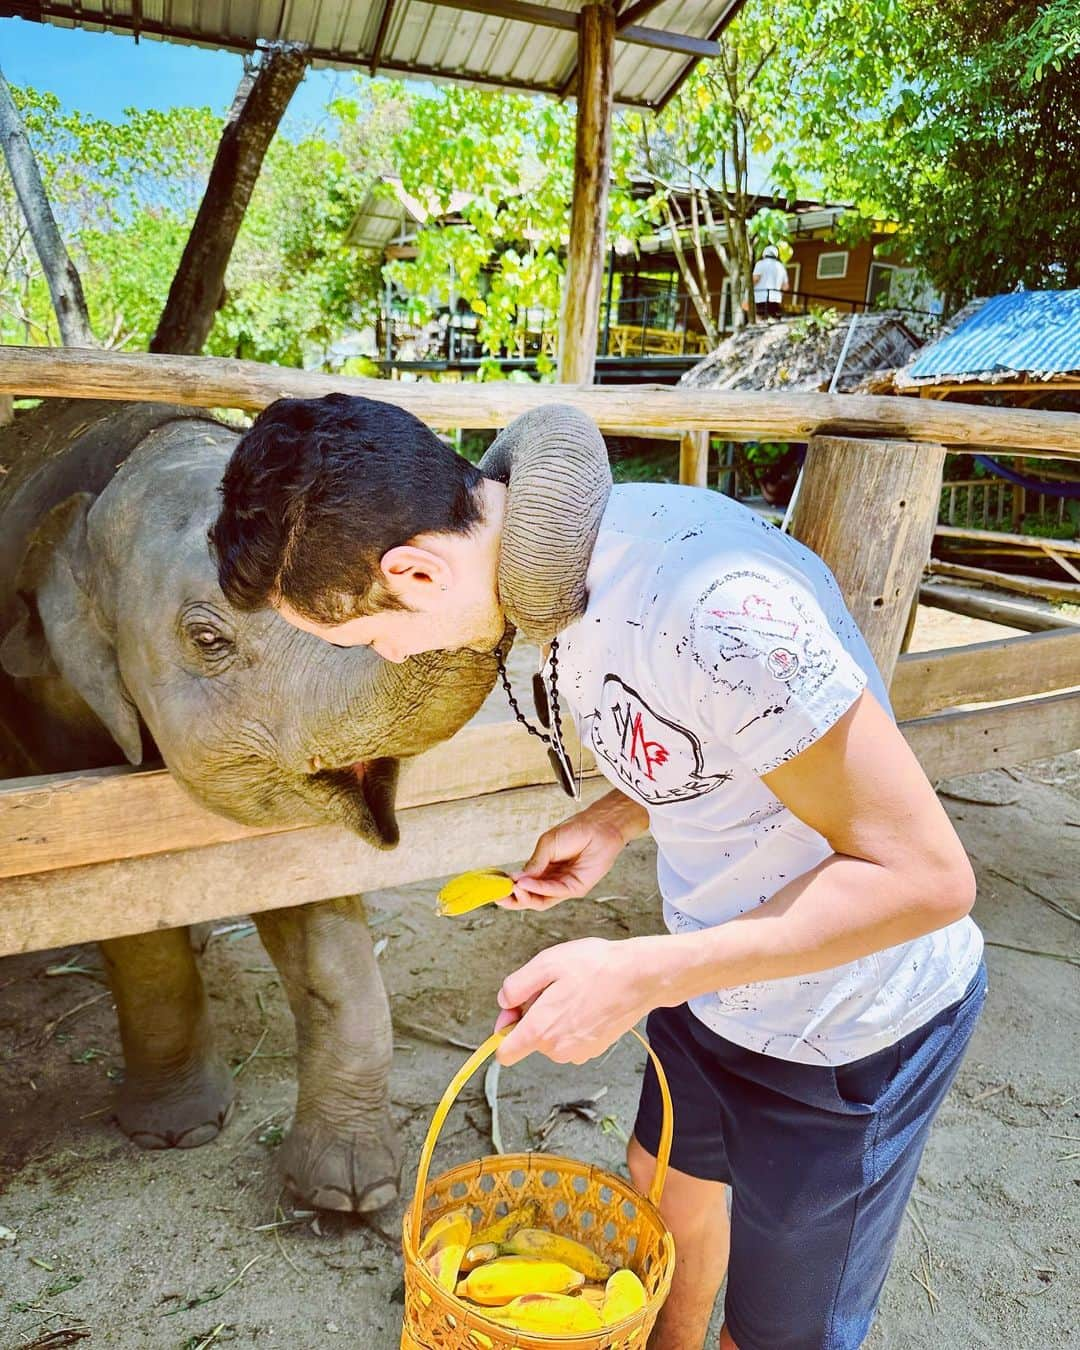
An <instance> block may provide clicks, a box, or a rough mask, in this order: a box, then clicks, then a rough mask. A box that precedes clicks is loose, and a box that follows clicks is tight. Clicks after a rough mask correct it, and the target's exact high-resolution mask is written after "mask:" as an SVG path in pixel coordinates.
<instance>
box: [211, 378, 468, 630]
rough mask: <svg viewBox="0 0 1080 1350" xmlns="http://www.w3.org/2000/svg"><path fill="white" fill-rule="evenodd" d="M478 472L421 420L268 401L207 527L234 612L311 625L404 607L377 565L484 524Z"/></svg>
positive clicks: (345, 404) (312, 402)
mask: <svg viewBox="0 0 1080 1350" xmlns="http://www.w3.org/2000/svg"><path fill="white" fill-rule="evenodd" d="M481 481H482V475H481V473H480V471H479V470H478V469H476V468H474V466H473V465H471V464H470V463H469V462H468V460H465V459H462V458H461V456H460V455H457V454H455V453H454V451H453V450H451V449H450V447H449V446H447V445H445V444H444V443H443V442H442V441H441V440H440V439H439V438H438V436H436V435H435V433H434V432H433V431H432V430H431V429H430V427H426V426H425V425H424V424H423V422H421V421H420V420H419V418H416V417H414V416H413V415H412V414H411V413H407V412H405V411H403V410H402V409H401V408H396V407H395V406H394V405H393V404H392V403H381V402H377V401H376V400H374V399H369V398H354V397H350V396H349V395H347V394H328V395H327V396H326V397H325V398H282V399H278V401H277V402H276V403H272V404H271V405H270V406H269V407H268V408H267V409H266V410H265V411H264V412H262V413H260V415H259V416H258V418H257V419H256V420H255V422H254V424H253V425H252V427H251V428H250V430H249V431H247V432H245V434H244V435H243V436H242V437H241V438H240V441H239V442H238V444H237V446H236V449H235V450H234V451H233V453H232V456H231V457H230V459H229V463H228V466H227V467H226V469H225V476H224V478H223V480H222V484H221V496H222V506H221V512H220V514H219V515H218V518H217V520H216V521H215V522H214V524H213V526H212V527H211V529H210V545H211V548H212V549H213V551H214V553H215V555H216V557H217V563H218V580H219V581H220V583H221V589H222V590H223V591H224V592H225V595H226V597H227V599H228V600H229V602H230V603H231V604H233V605H235V606H236V607H237V608H238V609H260V608H262V607H263V606H264V605H267V604H272V603H275V602H276V601H277V600H279V599H283V600H286V601H288V603H289V605H290V606H291V607H292V608H293V609H294V610H296V611H297V613H299V614H303V615H304V616H305V618H308V619H311V620H313V621H314V622H315V623H323V624H338V623H344V622H346V621H347V620H348V619H351V618H355V617H357V616H358V615H362V614H373V613H375V612H377V611H378V610H379V609H396V608H400V604H399V602H397V601H396V600H395V598H394V597H393V595H392V594H391V593H390V592H389V591H388V590H386V589H385V588H384V587H383V586H382V584H381V575H380V572H379V560H380V559H381V558H382V556H383V554H384V553H385V552H386V551H387V550H388V549H391V548H395V547H397V546H398V545H399V544H404V543H407V542H408V540H410V539H412V538H414V537H415V536H416V535H418V534H424V533H433V532H441V533H452V532H457V533H467V532H468V531H469V529H470V528H471V527H472V526H473V525H475V524H476V523H477V522H478V521H479V520H480V518H481V498H480V494H479V491H478V490H477V489H478V487H479V484H480V483H481Z"/></svg>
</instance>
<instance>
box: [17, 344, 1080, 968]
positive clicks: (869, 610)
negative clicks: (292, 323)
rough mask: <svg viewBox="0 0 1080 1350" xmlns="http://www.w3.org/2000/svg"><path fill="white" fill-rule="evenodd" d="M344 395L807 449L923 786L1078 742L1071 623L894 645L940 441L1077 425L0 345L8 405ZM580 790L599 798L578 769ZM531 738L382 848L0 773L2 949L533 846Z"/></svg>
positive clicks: (925, 532) (456, 774)
mask: <svg viewBox="0 0 1080 1350" xmlns="http://www.w3.org/2000/svg"><path fill="white" fill-rule="evenodd" d="M336 389H344V390H348V391H351V392H357V393H364V394H367V395H369V396H371V397H377V398H381V399H383V400H386V401H389V402H393V403H396V404H399V405H401V406H405V407H408V408H410V410H412V411H414V412H416V413H417V414H418V415H420V416H422V417H424V418H425V419H426V420H427V421H429V423H431V424H433V425H437V426H440V427H453V426H461V427H492V426H501V425H504V424H505V423H506V422H507V421H509V420H510V419H511V418H512V417H513V416H515V415H516V414H517V413H519V412H521V411H524V410H525V409H526V408H528V407H534V406H536V405H537V404H539V403H543V402H548V401H556V400H557V401H564V402H572V403H575V404H576V405H577V406H579V407H581V408H582V409H583V410H584V411H586V412H588V413H590V414H591V415H592V416H593V417H594V418H595V419H596V420H597V421H598V422H599V423H600V424H601V425H602V426H603V427H605V428H608V429H610V428H616V427H617V428H620V429H624V430H634V431H637V432H638V433H639V434H641V433H644V434H649V433H650V432H654V431H656V430H657V429H658V428H663V429H667V430H668V433H669V434H670V432H671V428H676V427H677V428H680V429H681V431H682V432H683V433H684V434H683V437H682V453H681V460H682V464H683V470H684V473H685V474H686V475H687V476H689V477H694V476H696V475H697V474H698V473H699V471H700V466H701V461H702V457H703V447H704V449H707V444H708V433H709V432H710V431H714V432H716V433H718V434H721V435H723V436H725V437H726V438H727V439H730V440H750V439H758V438H770V439H807V440H808V441H809V449H808V454H807V466H806V474H805V479H804V487H803V490H802V492H801V493H800V499H799V504H798V507H797V509H796V512H795V517H794V521H793V529H794V532H795V533H796V534H797V535H798V536H799V537H800V538H802V539H804V540H805V541H806V542H807V543H808V544H810V546H811V547H814V548H815V549H816V550H817V551H818V552H819V553H820V554H821V555H822V556H823V557H824V558H825V560H826V561H827V562H828V563H829V565H830V566H831V567H832V569H833V571H834V572H835V574H836V576H837V579H838V581H839V582H840V585H841V588H842V589H843V591H844V593H845V595H846V597H847V600H848V603H849V606H850V608H851V610H852V612H853V614H854V616H855V618H856V619H857V621H858V622H859V624H860V626H861V627H862V628H863V631H864V632H865V633H866V635H867V639H868V641H869V643H870V646H871V650H872V651H873V652H874V656H875V659H876V660H877V662H878V664H879V666H880V668H881V669H882V671H883V673H885V675H886V677H887V678H891V686H892V697H893V701H894V705H895V708H896V712H897V715H898V717H899V718H900V720H901V725H902V728H903V731H904V734H905V735H906V736H907V738H908V741H909V743H910V744H911V745H912V747H913V749H914V750H915V753H916V754H917V755H918V757H919V759H920V761H921V762H922V764H923V767H924V768H925V770H926V772H927V774H928V776H929V777H930V778H931V779H933V780H939V779H943V778H948V777H950V776H953V775H956V774H960V773H969V772H976V771H979V770H982V769H987V768H992V767H995V766H998V765H1008V764H1016V763H1023V762H1025V761H1027V760H1031V759H1036V758H1040V757H1043V756H1046V755H1050V754H1053V753H1056V752H1058V751H1062V750H1068V749H1071V748H1073V747H1076V746H1080V687H1078V686H1080V629H1077V628H1075V627H1074V628H1069V629H1064V630H1060V631H1057V630H1055V631H1052V632H1046V633H1037V634H1033V635H1030V636H1024V637H1020V638H1013V639H1009V640H1007V641H1001V642H991V643H983V644H979V645H977V646H968V647H960V648H953V649H948V650H945V651H937V652H929V653H921V654H918V655H907V656H901V657H900V658H899V660H898V659H897V652H898V650H899V646H900V640H901V636H902V633H903V630H904V626H905V624H906V621H907V617H908V614H909V611H910V606H911V602H912V597H913V596H914V593H915V588H916V586H917V584H918V581H919V578H920V576H921V573H922V569H923V564H924V563H925V561H926V558H927V556H928V553H929V544H930V538H931V536H932V533H933V529H934V522H935V519H936V514H937V507H938V502H939V499H940V491H941V465H942V460H943V455H944V449H943V447H945V446H949V447H958V448H966V447H969V446H973V445H979V446H985V445H993V446H1004V447H1010V448H1011V449H1019V448H1023V450H1024V452H1025V453H1027V454H1032V453H1041V454H1045V455H1048V456H1052V457H1056V458H1080V417H1073V416H1071V415H1069V414H1050V413H1035V412H1028V411H1012V410H1003V409H993V408H975V407H962V406H958V405H950V404H942V403H935V402H931V401H927V400H915V399H896V398H862V397H853V396H840V397H830V396H827V395H768V394H749V395H742V394H719V393H712V392H704V393H701V392H697V391H681V390H671V389H667V388H651V387H648V386H639V387H636V388H633V389H615V390H606V389H593V388H589V389H584V388H583V389H576V388H569V387H566V386H559V387H553V386H547V387H544V386H520V385H513V386H502V387H500V386H486V385H472V386H463V385H453V386H447V387H442V386H438V385H409V384H404V383H400V382H393V383H390V382H386V383H383V382H373V381H360V380H348V379H337V378H333V377H329V376H322V375H318V374H312V373H310V372H302V371H287V370H276V369H269V368H266V367H262V366H256V365H254V364H253V363H245V362H234V361H218V360H212V359H209V358H197V357H191V358H181V357H151V356H143V355H139V356H132V355H129V354H120V353H107V352H72V351H63V352H57V351H51V350H40V351H36V350H32V349H22V348H0V394H2V393H5V392H10V393H13V394H20V395H42V396H57V395H59V396H78V397H102V398H113V399H117V398H141V399H149V400H156V401H164V402H174V403H175V402H183V403H190V404H196V405H202V406H234V407H243V408H248V409H255V408H259V407H262V406H264V405H265V404H266V403H267V402H270V401H271V400H272V399H274V398H276V397H279V396H281V395H283V394H286V393H288V394H293V395H317V394H323V393H326V392H329V391H331V390H336ZM583 766H584V769H585V772H586V780H585V787H584V796H585V798H586V800H588V799H590V798H591V797H592V796H594V795H596V794H598V793H599V792H600V791H601V790H602V780H600V779H599V778H597V777H595V775H594V769H593V766H592V763H591V761H590V760H589V759H588V757H587V756H585V757H584V758H583ZM550 779H551V775H550V770H549V767H548V764H547V760H546V756H545V755H544V754H543V751H542V747H541V746H539V745H538V744H537V743H536V742H535V741H533V740H532V739H531V738H529V737H527V736H525V735H524V733H523V732H522V731H521V729H520V728H519V727H518V726H517V725H516V723H513V722H510V721H506V722H498V723H494V724H486V725H478V724H472V725H470V726H468V727H466V728H465V729H464V730H463V731H461V732H459V734H458V735H457V736H456V737H454V738H453V739H452V740H450V741H448V742H446V743H444V744H443V745H440V746H438V747H436V748H435V749H434V750H431V751H429V752H428V753H427V754H425V755H423V756H420V757H419V758H417V759H416V760H414V761H413V762H412V763H411V764H410V765H408V766H407V768H406V771H405V773H404V774H403V779H402V786H401V793H400V797H399V805H400V807H401V812H400V818H401V826H402V842H401V845H400V847H399V848H398V849H397V850H396V851H394V852H393V853H380V852H378V851H377V850H375V849H373V848H371V847H370V846H368V845H366V844H364V843H363V842H362V841H361V840H359V839H358V838H357V837H355V836H353V835H351V834H349V833H348V832H347V831H345V830H342V829H340V828H338V827H335V826H330V825H326V826H314V827H304V828H298V829H286V830H267V829H263V830H259V829H252V828H249V827H245V826H241V825H238V824H236V823H235V822H233V821H229V820H226V819H224V818H222V817H219V816H215V815H213V814H211V813H210V812H208V811H206V810H205V809H204V808H203V807H201V806H199V805H198V804H197V803H196V802H194V801H193V800H191V799H190V798H189V797H187V796H186V795H185V794H184V793H183V792H182V791H181V790H180V788H179V787H178V786H177V785H176V783H175V782H174V781H173V780H172V778H171V777H170V776H169V775H168V774H167V773H165V772H164V771H134V770H131V769H126V768H116V769H106V770H98V771H94V772H90V773H73V774H57V775H50V776H48V777H44V778H37V779H21V780H9V781H8V782H6V783H3V784H0V954H4V953H10V952H20V951H30V950H35V949H38V948H44V947H50V946H56V945H60V944H65V943H71V942H79V941H86V940H90V939H93V938H104V937H110V936H119V935H122V934H127V933H134V932H140V931H146V930H149V929H154V928H166V927H173V926H177V925H180V924H185V923H191V922H195V921H199V920H202V919H210V918H216V917H220V916H222V915H225V914H231V913H234V912H235V911H236V909H237V906H238V904H239V903H240V901H239V899H238V897H241V896H242V897H243V906H244V908H245V909H246V910H248V911H259V910H264V909H271V908H274V907H275V906H278V905H283V904H296V903H300V902H305V901H311V900H318V899H325V898H327V897H330V896H333V895H339V894H344V893H348V892H353V891H358V890H366V889H373V888H377V887H385V886H391V885H400V884H404V883H407V882H412V881H418V880H422V879H424V878H427V877H431V876H436V875H444V874H446V873H448V872H452V871H455V870H458V869H461V868H465V867H468V866H475V865H478V864H480V863H485V864H497V863H501V862H507V861H510V860H513V859H519V858H521V857H524V856H525V855H526V854H527V853H528V852H529V851H530V849H531V847H532V844H533V842H534V840H535V837H536V834H537V833H538V832H539V831H540V830H543V829H544V828H546V826H547V825H548V824H550V823H552V822H554V821H555V820H557V819H559V818H560V817H561V816H563V815H565V814H566V813H567V801H566V798H565V797H563V796H562V794H561V792H560V791H559V790H558V789H557V788H556V787H554V786H551V783H550Z"/></svg>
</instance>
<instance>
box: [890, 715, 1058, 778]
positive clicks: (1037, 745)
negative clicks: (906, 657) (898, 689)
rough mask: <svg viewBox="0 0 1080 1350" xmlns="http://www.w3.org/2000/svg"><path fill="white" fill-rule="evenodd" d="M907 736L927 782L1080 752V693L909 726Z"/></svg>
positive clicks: (922, 720) (937, 717)
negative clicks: (1063, 753)
mask: <svg viewBox="0 0 1080 1350" xmlns="http://www.w3.org/2000/svg"><path fill="white" fill-rule="evenodd" d="M903 730H904V735H905V736H906V737H907V741H908V744H909V745H910V746H911V748H912V749H913V750H914V751H915V754H916V755H917V756H918V759H919V763H920V764H921V765H922V766H923V769H924V770H925V772H926V776H927V777H928V778H929V779H930V780H931V781H932V782H935V783H940V782H941V781H942V779H945V778H954V777H956V775H957V774H967V773H982V772H983V771H984V770H986V769H1004V768H1007V767H1008V766H1009V765H1011V764H1029V763H1030V762H1031V761H1032V760H1035V759H1046V758H1048V757H1049V756H1050V755H1060V754H1061V753H1062V752H1064V751H1066V750H1074V749H1076V748H1077V747H1080V693H1067V694H1054V695H1052V696H1051V697H1050V698H1027V699H1021V700H1020V702H1018V703H996V704H992V705H991V706H990V707H988V708H973V709H972V710H971V711H970V712H941V713H936V714H935V715H934V716H933V717H921V718H918V719H917V720H916V721H914V722H904V723H903Z"/></svg>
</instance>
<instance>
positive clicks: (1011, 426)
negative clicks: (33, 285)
mask: <svg viewBox="0 0 1080 1350" xmlns="http://www.w3.org/2000/svg"><path fill="white" fill-rule="evenodd" d="M337 392H341V393H347V394H360V395H363V396H364V397H367V398H373V399H382V400H383V401H384V402H386V403H394V404H396V405H397V406H398V407H401V408H407V409H408V410H409V411H410V412H412V413H415V414H416V416H417V417H421V418H423V420H424V421H425V422H427V423H428V425H429V426H432V427H437V428H440V429H452V428H455V427H468V428H476V429H480V428H485V427H504V426H506V424H507V422H509V421H511V420H512V419H513V418H514V417H516V416H517V415H518V414H519V413H523V412H526V411H528V409H530V408H536V407H542V406H543V405H544V404H546V403H571V404H573V405H574V406H575V407H577V408H580V410H581V411H582V412H584V413H587V414H588V415H589V416H590V417H592V418H593V420H594V421H595V422H596V423H597V425H598V426H600V427H601V429H603V428H607V427H621V428H624V429H626V428H630V427H633V428H636V429H637V430H638V432H640V433H648V432H649V431H650V430H651V428H653V427H680V428H681V429H682V430H683V431H709V430H711V431H712V432H713V433H714V434H715V435H717V436H722V437H723V438H724V439H725V440H729V441H753V440H774V441H805V440H808V439H809V438H810V437H811V436H819V435H845V436H868V437H892V438H894V439H899V440H905V441H918V442H922V441H930V442H938V443H940V444H943V445H947V446H982V445H1001V444H1003V443H1004V444H1009V445H1012V446H1014V447H1015V448H1016V449H1017V450H1022V451H1023V452H1024V454H1025V455H1026V456H1027V457H1028V458H1033V459H1038V458H1050V459H1080V416H1077V415H1076V414H1075V413H1051V412H1031V411H1028V410H1023V409H1014V408H982V407H975V406H968V405H964V406H961V405H958V404H949V403H944V404H939V403H935V402H932V401H929V400H919V399H906V398H883V397H877V396H874V395H867V394H786V393H760V394H757V393H755V394H746V393H733V392H730V391H726V390H715V389H706V390H701V389H680V388H676V387H672V386H667V385H648V384H642V385H634V386H621V387H620V386H617V385H615V386H603V387H592V388H585V389H575V388H572V387H569V386H566V385H563V386H554V385H534V384H530V385H523V384H508V383H502V384H500V383H491V384H453V385H447V384H432V383H428V382H424V383H420V382H417V383H415V384H412V383H405V382H403V381H399V380H393V381H391V380H372V379H365V378H363V377H360V376H347V375H326V374H324V373H322V372H321V371H316V370H294V369H291V368H286V367H282V366H268V365H262V364H261V363H259V362H257V361H236V360H232V359H229V358H223V357H211V356H150V355H147V354H146V353H145V352H117V351H97V350H94V349H89V348H77V349H76V348H51V347H16V346H4V347H0V394H18V395H25V396H27V397H39V398H101V399H120V400H125V399H142V400H146V401H148V402H152V403H154V402H156V403H182V404H190V405H192V406H195V407H199V408H242V409H245V410H246V411H249V412H258V411H259V410H260V409H262V408H265V407H266V405H267V404H268V403H272V402H273V401H274V400H275V399H278V398H319V397H321V396H322V395H324V394H331V393H337ZM991 537H992V538H993V537H998V536H991ZM1022 537H1023V538H1024V540H1025V543H1026V542H1028V540H1027V538H1026V536H1022Z"/></svg>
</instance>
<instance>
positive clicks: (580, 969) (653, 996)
mask: <svg viewBox="0 0 1080 1350" xmlns="http://www.w3.org/2000/svg"><path fill="white" fill-rule="evenodd" d="M668 941H670V939H669V938H664V937H659V938H629V939H625V940H623V941H620V942H607V941H604V940H603V939H602V938H582V939H580V940H579V941H577V942H563V943H560V945H559V946H557V947H549V948H548V949H547V951H543V952H541V953H540V954H539V955H538V956H534V957H533V959H532V960H531V961H530V962H529V963H528V965H524V966H522V967H521V969H520V970H517V971H515V972H514V974H513V975H508V976H507V977H506V979H505V980H504V981H503V986H502V988H501V989H500V990H499V1007H500V1008H502V1009H503V1011H502V1012H501V1013H500V1014H499V1020H498V1022H497V1023H496V1027H497V1028H502V1027H506V1026H514V1029H513V1031H511V1032H510V1034H509V1035H508V1036H507V1037H506V1039H505V1040H504V1041H503V1043H502V1045H500V1047H499V1050H498V1055H497V1058H498V1060H499V1063H500V1064H516V1063H517V1062H518V1061H519V1060H522V1059H524V1058H525V1057H526V1055H531V1054H533V1053H534V1052H537V1051H538V1052H539V1053H540V1054H542V1055H546V1056H547V1058H548V1059H551V1060H554V1061H555V1062H556V1063H557V1064H584V1063H585V1061H586V1060H589V1059H594V1058H595V1057H596V1056H597V1055H602V1054H603V1053H604V1051H605V1050H606V1049H607V1048H608V1047H609V1046H610V1045H613V1044H614V1043H615V1041H617V1040H618V1039H619V1037H620V1036H621V1035H622V1034H623V1032H625V1031H629V1029H630V1028H631V1027H632V1026H634V1025H635V1024H636V1023H637V1022H638V1021H640V1020H641V1018H642V1017H644V1016H645V1014H646V1013H647V1012H649V1011H650V1010H651V1009H652V1008H655V1007H657V1006H658V1005H659V1003H660V1002H662V1001H663V999H662V995H661V992H660V990H659V987H654V983H653V978H652V975H651V973H650V971H651V970H652V969H654V968H655V969H658V970H661V969H662V964H661V962H660V960H659V959H658V958H659V957H660V956H661V955H662V949H659V950H658V949H657V946H656V944H658V943H665V942H668ZM514 1023H516V1025H514Z"/></svg>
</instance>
